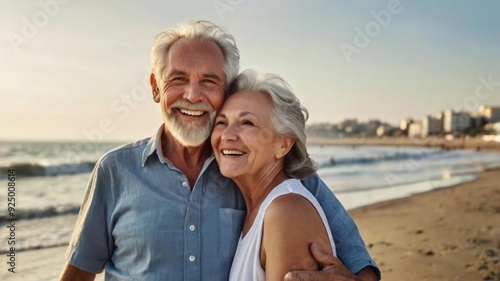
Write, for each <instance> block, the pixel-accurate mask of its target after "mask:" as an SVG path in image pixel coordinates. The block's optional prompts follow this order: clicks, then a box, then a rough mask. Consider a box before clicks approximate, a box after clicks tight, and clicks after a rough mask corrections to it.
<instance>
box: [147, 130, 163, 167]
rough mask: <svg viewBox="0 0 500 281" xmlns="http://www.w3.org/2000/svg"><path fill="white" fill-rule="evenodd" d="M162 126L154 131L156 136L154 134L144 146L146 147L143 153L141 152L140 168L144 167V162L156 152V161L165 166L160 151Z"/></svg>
mask: <svg viewBox="0 0 500 281" xmlns="http://www.w3.org/2000/svg"><path fill="white" fill-rule="evenodd" d="M163 126H164V125H163V124H162V125H161V126H160V128H159V129H158V130H157V131H156V134H154V135H153V136H152V137H151V138H150V139H149V141H148V143H147V144H146V147H145V148H144V151H143V152H142V167H143V168H144V166H145V165H146V160H148V158H149V157H150V156H151V155H152V154H153V153H154V152H155V151H156V154H157V155H158V159H159V160H160V162H162V163H164V164H165V159H164V157H163V151H162V150H161V136H162V134H163V128H164V127H163Z"/></svg>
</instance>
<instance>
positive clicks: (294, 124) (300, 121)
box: [227, 69, 316, 179]
mask: <svg viewBox="0 0 500 281" xmlns="http://www.w3.org/2000/svg"><path fill="white" fill-rule="evenodd" d="M241 91H251V92H258V93H262V94H265V95H267V96H268V97H269V98H270V100H271V102H272V107H273V109H272V111H271V114H270V117H271V123H272V124H273V127H274V132H275V133H276V135H277V136H278V137H280V138H291V139H292V140H294V144H293V146H292V148H291V149H290V151H289V152H288V154H287V155H286V156H285V159H284V166H285V174H286V175H287V176H288V177H290V178H296V179H305V178H308V177H310V176H311V175H312V174H313V173H314V172H315V171H316V166H315V164H314V162H313V161H312V160H311V158H310V157H309V154H308V153H307V147H306V138H307V136H306V133H305V123H306V121H307V119H308V118H309V112H308V111H307V109H306V108H305V107H304V106H302V105H301V104H300V101H299V99H298V98H297V97H296V96H295V94H294V93H293V91H292V89H291V87H290V85H288V83H287V82H286V81H285V80H283V78H281V77H279V76H278V75H275V74H271V73H265V74H264V73H257V72H256V71H255V70H250V69H249V70H245V71H243V72H242V73H240V74H239V75H238V76H237V77H236V79H235V80H234V83H233V84H232V86H231V88H230V89H229V91H228V95H227V97H229V96H231V95H232V94H234V93H236V92H241Z"/></svg>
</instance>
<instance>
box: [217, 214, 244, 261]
mask: <svg viewBox="0 0 500 281" xmlns="http://www.w3.org/2000/svg"><path fill="white" fill-rule="evenodd" d="M244 218H245V211H243V210H237V209H229V208H219V229H218V231H219V237H218V239H219V248H218V252H217V256H218V257H219V258H231V259H232V258H233V257H234V253H235V251H236V246H237V245H238V240H239V238H240V234H241V228H242V227H243V219H244Z"/></svg>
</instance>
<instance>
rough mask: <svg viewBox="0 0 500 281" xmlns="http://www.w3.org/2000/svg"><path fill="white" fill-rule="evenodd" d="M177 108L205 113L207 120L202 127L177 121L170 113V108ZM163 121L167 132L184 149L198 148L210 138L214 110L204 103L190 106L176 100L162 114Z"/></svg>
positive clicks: (187, 103)
mask: <svg viewBox="0 0 500 281" xmlns="http://www.w3.org/2000/svg"><path fill="white" fill-rule="evenodd" d="M177 107H181V108H185V109H189V110H203V111H206V112H207V113H208V114H209V120H208V121H207V122H206V124H202V125H198V124H195V123H190V122H185V121H182V120H177V118H176V116H175V114H174V113H173V111H172V108H177ZM163 119H164V122H165V126H166V128H167V130H168V131H169V132H170V134H172V136H173V137H174V138H175V139H176V140H177V141H178V142H179V143H180V144H182V145H183V146H186V147H198V146H201V145H202V144H203V143H204V142H205V141H206V140H207V139H208V138H209V137H210V133H211V132H212V127H213V125H214V122H215V110H214V109H213V108H212V107H211V106H210V105H208V104H206V103H197V104H191V103H189V102H186V101H184V100H178V101H176V102H174V104H172V105H171V106H170V108H169V110H168V111H167V112H166V113H164V118H163Z"/></svg>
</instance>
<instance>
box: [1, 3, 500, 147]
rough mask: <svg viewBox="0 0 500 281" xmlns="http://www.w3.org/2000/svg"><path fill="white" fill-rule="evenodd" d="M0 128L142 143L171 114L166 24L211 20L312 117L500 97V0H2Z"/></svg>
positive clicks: (247, 61)
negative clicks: (158, 67) (166, 111)
mask: <svg viewBox="0 0 500 281" xmlns="http://www.w3.org/2000/svg"><path fill="white" fill-rule="evenodd" d="M1 6H2V7H1V9H0V36H1V40H0V49H1V50H2V51H1V54H2V60H1V61H2V67H1V68H0V77H2V83H0V96H1V102H0V140H23V141H59V140H64V141H90V142H100V141H133V140H137V139H142V138H145V137H148V136H151V135H152V134H153V133H154V132H155V131H156V130H157V128H158V127H159V125H160V124H161V123H162V119H161V109H160V107H159V105H158V104H156V103H154V101H153V100H152V96H151V88H150V86H149V74H150V51H151V47H152V42H153V39H154V37H155V36H156V34H158V33H159V32H161V31H162V30H164V29H165V28H168V27H173V26H177V25H178V24H179V23H182V22H186V21H189V20H199V19H204V20H209V21H212V22H214V23H215V24H217V25H220V26H222V27H223V28H224V29H225V30H226V31H227V32H229V33H231V34H232V35H233V36H234V37H235V38H236V43H237V45H238V47H239V50H240V55H241V62H240V70H244V69H246V68H254V69H256V70H258V71H262V72H272V73H275V74H278V75H280V76H281V77H283V78H284V79H285V80H286V81H287V82H288V83H289V84H290V85H291V86H292V88H293V89H294V91H295V94H296V95H297V96H298V97H299V99H300V100H301V102H302V103H303V104H304V106H306V107H307V108H308V110H309V114H310V118H309V121H308V123H307V124H314V123H320V122H331V123H333V122H339V121H341V120H343V119H346V118H357V119H358V120H360V121H363V120H365V121H366V120H369V119H380V120H382V121H386V122H389V123H392V124H394V125H397V124H399V122H400V120H401V119H403V118H406V117H411V118H414V119H420V118H423V117H424V116H426V115H427V114H431V115H433V114H435V113H437V112H440V111H442V110H445V109H455V110H467V111H477V110H478V107H479V105H482V104H484V105H500V2H499V1H496V0H484V1H464V0H460V1H458V0H454V1H451V0H443V1H431V0H423V1H411V0H400V1H398V0H390V1H388V0H365V1H352V0H345V1H339V0H315V1H299V0H290V1H263V0H262V1H261V0H259V1H255V0H254V1H250V0H220V1H219V0H216V1H212V0H208V1H201V0H197V1H194V0H187V1H159V0H158V1H137V0H135V1H134V0H124V1H111V0H109V1H97V0H85V1H83V0H39V1H26V0H25V1H23V0H19V1H3V2H2V4H1Z"/></svg>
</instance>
